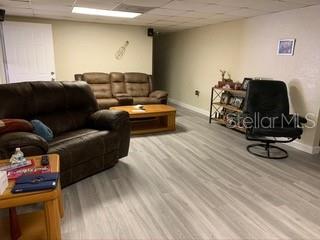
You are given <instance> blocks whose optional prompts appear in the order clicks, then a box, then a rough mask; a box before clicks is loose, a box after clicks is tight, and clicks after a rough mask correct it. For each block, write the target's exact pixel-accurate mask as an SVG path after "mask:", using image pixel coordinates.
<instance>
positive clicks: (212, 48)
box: [155, 6, 320, 146]
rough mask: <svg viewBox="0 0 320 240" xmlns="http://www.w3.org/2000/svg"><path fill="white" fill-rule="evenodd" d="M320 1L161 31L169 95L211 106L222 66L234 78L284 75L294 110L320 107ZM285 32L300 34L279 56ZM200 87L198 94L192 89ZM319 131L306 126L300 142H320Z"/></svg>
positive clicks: (158, 46)
mask: <svg viewBox="0 0 320 240" xmlns="http://www.w3.org/2000/svg"><path fill="white" fill-rule="evenodd" d="M319 12H320V6H314V7H308V8H304V9H298V10H293V11H286V12H282V13H277V14H271V15H265V16H260V17H255V18H250V19H245V20H240V21H234V22H229V23H223V24H217V25H211V26H206V27H201V28H196V29H191V30H187V31H182V32H178V33H173V34H167V35H163V36H161V37H160V38H158V39H157V40H156V41H155V55H156V57H155V58H156V61H155V64H156V65H157V66H158V68H157V70H156V71H155V76H156V78H157V80H158V81H160V82H161V84H162V87H163V88H164V89H166V90H168V92H169V95H170V97H171V98H173V99H176V100H179V101H181V102H183V103H186V104H189V105H192V106H194V107H198V108H201V109H204V110H209V102H210V88H211V86H213V85H215V84H216V83H217V81H218V80H219V79H220V78H221V77H220V73H219V69H226V70H228V71H230V72H231V74H232V78H233V79H234V80H238V81H242V79H243V78H244V77H245V76H248V77H264V78H273V79H279V80H284V81H285V82H286V83H287V85H288V88H289V94H290V97H291V108H292V109H291V111H292V112H298V113H299V114H306V113H307V112H312V113H314V114H316V116H315V117H314V120H315V121H317V119H318V114H319V107H320V98H319V91H320V67H319V66H320V44H319V43H320V18H319ZM281 38H296V39H297V42H296V49H295V55H294V56H293V57H289V56H277V54H276V50H277V43H278V40H279V39H281ZM195 89H199V90H200V97H196V96H195V95H194V90H195ZM318 135H319V133H316V130H315V129H307V130H306V131H305V133H304V135H303V138H302V140H301V142H302V143H303V144H306V145H309V146H317V145H319V136H318Z"/></svg>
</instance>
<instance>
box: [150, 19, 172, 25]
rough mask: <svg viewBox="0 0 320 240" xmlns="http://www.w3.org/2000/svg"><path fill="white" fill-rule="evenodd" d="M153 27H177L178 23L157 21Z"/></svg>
mask: <svg viewBox="0 0 320 240" xmlns="http://www.w3.org/2000/svg"><path fill="white" fill-rule="evenodd" d="M152 25H153V26H176V25H177V23H176V22H172V21H165V20H161V21H155V22H154V23H152Z"/></svg>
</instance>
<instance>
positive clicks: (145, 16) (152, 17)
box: [134, 13, 168, 21]
mask: <svg viewBox="0 0 320 240" xmlns="http://www.w3.org/2000/svg"><path fill="white" fill-rule="evenodd" d="M166 18H168V16H164V15H157V14H150V13H144V14H142V15H140V16H138V17H136V18H134V19H145V20H154V21H157V20H162V19H166Z"/></svg>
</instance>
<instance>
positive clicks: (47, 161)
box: [41, 155, 49, 166]
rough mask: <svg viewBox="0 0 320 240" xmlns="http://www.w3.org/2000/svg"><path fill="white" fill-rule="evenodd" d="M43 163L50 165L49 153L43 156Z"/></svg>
mask: <svg viewBox="0 0 320 240" xmlns="http://www.w3.org/2000/svg"><path fill="white" fill-rule="evenodd" d="M41 165H42V166H48V165H49V157H48V156H47V155H43V156H42V157H41Z"/></svg>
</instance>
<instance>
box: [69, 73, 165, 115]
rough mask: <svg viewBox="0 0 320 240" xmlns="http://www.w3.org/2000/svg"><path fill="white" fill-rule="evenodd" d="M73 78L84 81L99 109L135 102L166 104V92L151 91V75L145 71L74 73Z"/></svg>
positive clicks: (134, 103)
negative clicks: (88, 86)
mask: <svg viewBox="0 0 320 240" xmlns="http://www.w3.org/2000/svg"><path fill="white" fill-rule="evenodd" d="M75 80H78V81H79V80H82V81H86V82H87V83H88V84H89V85H90V87H91V89H92V90H93V93H94V95H95V97H96V99H97V101H98V105H99V108H100V109H105V108H109V107H113V106H119V105H121V106H123V105H136V104H166V103H167V98H168V94H167V93H166V92H164V91H160V90H158V91H153V84H152V76H151V75H148V74H145V73H119V72H112V73H109V74H107V73H99V72H90V73H84V74H75Z"/></svg>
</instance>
